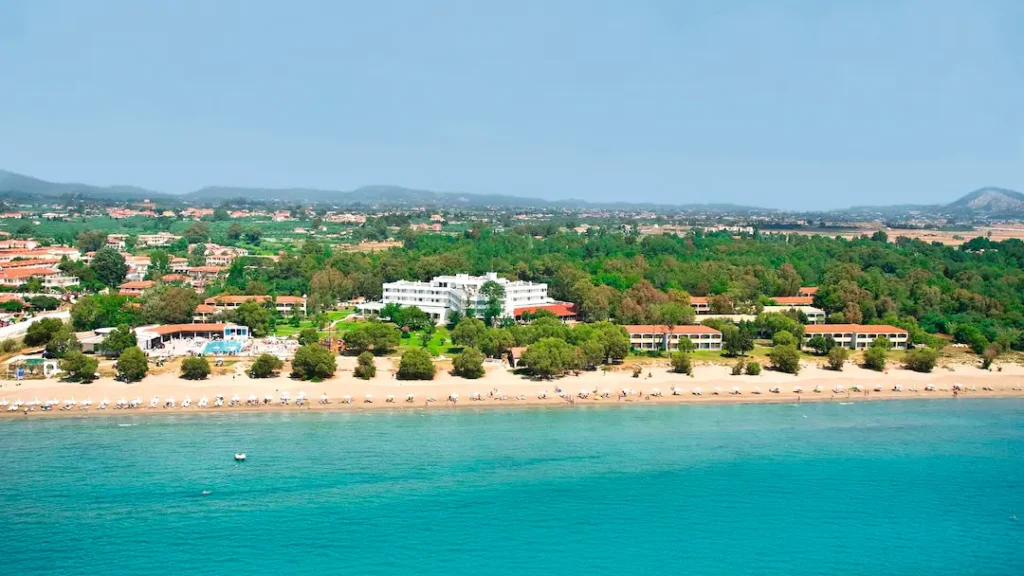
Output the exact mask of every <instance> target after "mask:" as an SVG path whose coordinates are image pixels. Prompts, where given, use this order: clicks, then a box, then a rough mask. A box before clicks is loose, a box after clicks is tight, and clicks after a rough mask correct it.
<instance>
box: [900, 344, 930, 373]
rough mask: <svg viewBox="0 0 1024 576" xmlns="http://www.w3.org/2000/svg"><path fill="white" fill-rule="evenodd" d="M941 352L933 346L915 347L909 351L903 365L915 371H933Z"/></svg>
mask: <svg viewBox="0 0 1024 576" xmlns="http://www.w3.org/2000/svg"><path fill="white" fill-rule="evenodd" d="M938 359H939V353H938V351H936V350H933V349H931V348H915V349H914V350H911V351H909V352H907V355H906V356H905V357H904V358H903V365H904V366H905V367H906V368H907V369H908V370H913V371H914V372H931V371H932V369H933V368H935V364H936V363H937V362H938Z"/></svg>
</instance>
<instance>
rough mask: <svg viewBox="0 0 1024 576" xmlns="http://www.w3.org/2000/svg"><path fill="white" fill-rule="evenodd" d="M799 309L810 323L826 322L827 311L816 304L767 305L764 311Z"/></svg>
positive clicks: (781, 311)
mask: <svg viewBox="0 0 1024 576" xmlns="http://www.w3.org/2000/svg"><path fill="white" fill-rule="evenodd" d="M788 310H797V311H799V312H801V313H803V315H804V316H806V317H807V323H808V324H824V323H825V311H824V310H822V309H821V308H815V307H814V306H765V307H764V310H763V312H780V313H783V312H786V311H788Z"/></svg>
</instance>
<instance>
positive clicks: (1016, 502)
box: [0, 399, 1024, 576]
mask: <svg viewBox="0 0 1024 576" xmlns="http://www.w3.org/2000/svg"><path fill="white" fill-rule="evenodd" d="M236 451H245V452H246V453H247V454H248V461H247V462H245V463H243V464H236V463H235V462H234V460H233V455H234V453H235V452H236ZM0 463H2V464H0V470H2V482H0V567H2V570H3V573H5V574H12V575H19V576H20V575H24V574H90V575H91V574H154V575H163V574H189V575H203V574H389V575H390V574H427V575H435V574H436V575H440V574H444V575H463V574H486V575H489V576H493V575H504V574H524V575H525V574H614V575H617V576H621V575H626V574H737V575H740V574H743V575H746V574H767V575H776V574H777V575H787V576H794V575H805V574H806V575H811V574H814V575H819V574H828V575H836V574H864V575H873V576H874V575H884V574H893V575H902V574H906V575H940V574H950V575H953V574H956V575H964V574H985V575H1021V574H1024V401H1022V400H1019V399H1018V400H966V399H965V400H959V401H954V400H931V401H898V402H896V401H894V402H864V403H854V404H847V405H840V404H811V405H806V404H805V405H800V406H795V405H761V406H758V405H717V406H707V405H705V406H629V407H622V406H615V407H576V408H554V409H471V408H467V409H459V410H457V411H453V410H447V409H436V410H429V411H423V410H415V411H394V412H391V411H379V412H373V413H341V412H336V413H311V414H297V413H289V414H219V415H215V414H206V415H200V414H192V415H158V416H157V415H154V416H131V415H117V416H109V417H107V416H104V417H89V418H52V419H48V418H35V419H31V420H28V421H19V420H2V421H0ZM203 490H210V491H211V492H212V493H211V494H210V495H208V496H203V495H202V491H203ZM1014 517H1016V518H1014Z"/></svg>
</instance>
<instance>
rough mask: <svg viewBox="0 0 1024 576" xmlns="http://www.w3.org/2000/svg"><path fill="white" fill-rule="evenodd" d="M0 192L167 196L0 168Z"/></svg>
mask: <svg viewBox="0 0 1024 576" xmlns="http://www.w3.org/2000/svg"><path fill="white" fill-rule="evenodd" d="M0 194H9V195H13V196H20V197H43V198H46V197H54V198H56V197H59V196H81V197H86V198H97V199H110V200H141V199H143V198H160V197H167V196H168V195H167V194H162V193H160V192H155V191H153V190H146V189H145V188H139V187H137V186H90V185H88V184H77V183H61V182H47V181H46V180H40V179H39V178H33V177H31V176H25V175H23V174H16V173H14V172H8V171H6V170H0Z"/></svg>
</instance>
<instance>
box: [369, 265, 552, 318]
mask: <svg viewBox="0 0 1024 576" xmlns="http://www.w3.org/2000/svg"><path fill="white" fill-rule="evenodd" d="M490 281H493V282H497V283H498V284H500V285H501V286H502V287H503V288H504V289H505V298H504V300H503V301H502V305H501V315H502V316H508V317H511V316H512V314H513V311H514V310H515V309H516V308H524V307H527V306H542V305H544V304H551V303H552V302H554V300H552V299H551V298H549V297H548V285H547V284H540V283H536V282H523V281H518V280H517V281H509V280H506V279H504V278H499V277H498V275H497V274H496V273H494V272H488V273H487V274H486V275H484V276H470V275H469V274H456V275H455V276H438V277H436V278H434V279H433V280H431V281H430V282H413V281H408V280H399V281H398V282H386V283H385V284H384V297H383V303H384V304H401V305H402V306H416V307H417V308H419V309H421V310H423V311H424V312H426V313H427V314H429V315H430V317H431V318H434V319H435V320H437V321H439V322H443V321H445V320H447V318H448V314H449V313H451V312H458V313H459V314H463V315H465V314H466V311H467V310H473V311H475V312H476V315H477V316H481V315H482V314H483V311H484V309H485V308H486V307H487V296H485V295H484V294H483V293H482V292H480V288H481V287H482V286H483V285H484V284H485V283H487V282H490Z"/></svg>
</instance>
